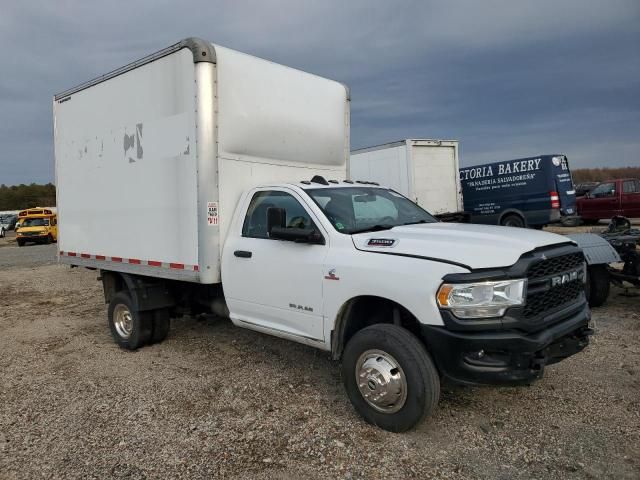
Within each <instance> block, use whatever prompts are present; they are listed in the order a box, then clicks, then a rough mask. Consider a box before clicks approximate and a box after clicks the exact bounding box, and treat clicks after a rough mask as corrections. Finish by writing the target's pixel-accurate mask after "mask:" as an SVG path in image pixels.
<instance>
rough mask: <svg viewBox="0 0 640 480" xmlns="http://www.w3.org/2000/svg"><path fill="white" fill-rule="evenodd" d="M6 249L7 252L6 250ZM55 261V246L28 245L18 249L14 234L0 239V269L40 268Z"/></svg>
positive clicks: (10, 233) (11, 232)
mask: <svg viewBox="0 0 640 480" xmlns="http://www.w3.org/2000/svg"><path fill="white" fill-rule="evenodd" d="M7 248H8V250H6V249H7ZM56 262H57V260H56V246H55V245H36V244H33V243H29V244H27V245H25V246H24V247H18V244H17V243H16V232H14V231H13V230H10V231H8V232H6V237H5V238H0V269H5V268H7V267H23V268H24V267H40V266H42V265H53V264H55V263H56Z"/></svg>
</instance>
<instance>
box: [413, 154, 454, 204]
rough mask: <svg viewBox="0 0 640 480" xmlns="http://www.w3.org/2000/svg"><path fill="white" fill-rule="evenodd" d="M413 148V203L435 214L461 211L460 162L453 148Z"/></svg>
mask: <svg viewBox="0 0 640 480" xmlns="http://www.w3.org/2000/svg"><path fill="white" fill-rule="evenodd" d="M410 148H411V156H412V162H411V164H412V173H413V186H414V188H413V200H415V201H416V202H417V203H418V205H421V206H422V207H423V208H426V209H427V210H429V211H430V212H431V213H432V214H434V215H437V214H441V213H453V212H458V211H460V210H461V205H460V185H459V178H458V158H457V152H456V149H455V147H454V146H453V145H451V146H445V145H425V144H422V143H421V142H414V145H413V146H412V147H410Z"/></svg>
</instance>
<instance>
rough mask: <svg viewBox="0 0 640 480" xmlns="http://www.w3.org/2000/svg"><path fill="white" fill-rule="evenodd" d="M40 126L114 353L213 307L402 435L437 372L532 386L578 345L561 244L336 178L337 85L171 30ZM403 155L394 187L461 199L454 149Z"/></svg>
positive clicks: (578, 323) (568, 257)
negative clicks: (300, 353) (296, 355)
mask: <svg viewBox="0 0 640 480" xmlns="http://www.w3.org/2000/svg"><path fill="white" fill-rule="evenodd" d="M54 122H55V128H54V132H55V156H56V181H57V186H58V188H57V195H58V218H59V243H58V245H59V259H60V261H61V262H63V263H66V264H71V265H72V266H84V267H88V268H93V269H98V270H99V272H100V274H99V279H100V280H101V282H102V285H103V290H104V300H105V303H107V304H108V309H107V318H108V325H109V329H110V331H111V335H112V336H113V338H114V340H115V342H116V343H117V344H118V345H119V346H121V347H122V348H125V349H129V350H135V349H137V348H140V347H143V346H145V345H147V344H152V343H158V342H161V341H163V340H164V339H165V338H166V337H167V335H168V332H169V325H170V319H172V318H178V317H181V316H183V315H194V314H199V313H214V314H216V315H218V316H222V317H227V318H229V319H230V320H231V321H232V322H233V324H234V325H236V326H239V327H243V328H249V329H252V330H255V331H258V332H262V333H265V334H269V335H274V336H278V337H281V338H285V339H288V340H292V341H296V342H300V343H304V344H306V345H310V346H313V347H315V348H319V349H322V350H325V351H328V352H331V356H332V358H334V359H335V360H341V361H342V375H341V376H342V378H343V381H344V385H345V390H346V392H347V395H348V396H349V398H350V400H351V402H352V404H353V406H354V407H355V409H356V410H357V411H358V412H359V413H360V414H361V415H362V416H363V417H364V418H365V420H367V421H368V422H370V423H372V424H374V425H377V426H380V427H382V428H384V429H387V430H391V431H396V432H398V431H405V430H408V429H410V428H412V427H413V426H415V425H416V424H418V423H419V422H420V421H421V420H422V419H423V418H424V417H425V416H426V415H428V414H429V413H430V412H431V411H432V410H433V409H434V408H435V406H436V404H437V402H438V397H439V392H440V380H441V378H445V377H446V378H449V379H452V380H454V381H458V382H464V383H472V384H522V383H530V382H531V381H533V380H535V379H537V378H540V377H541V376H542V374H543V371H544V365H545V364H551V363H555V362H557V361H560V360H562V359H563V358H565V357H568V356H571V355H573V354H575V353H578V352H579V351H581V350H582V349H584V348H585V347H586V346H587V344H588V338H589V335H590V334H591V330H590V329H589V328H588V325H587V323H588V320H589V310H588V307H587V305H586V302H585V298H584V293H583V285H582V282H583V265H584V259H583V257H582V253H581V252H580V250H579V249H578V248H577V247H576V246H575V245H574V244H573V243H572V242H571V241H569V240H568V239H566V238H565V237H561V236H557V235H553V234H550V233H545V232H524V231H523V230H521V229H506V228H501V227H489V226H485V225H460V224H445V223H441V222H438V221H436V220H435V219H434V218H433V217H432V216H431V215H430V214H429V213H428V212H427V211H425V210H424V209H423V208H421V207H420V206H419V205H416V204H415V203H414V202H413V201H412V200H411V199H408V198H406V197H404V196H403V195H401V194H400V193H398V192H397V191H395V190H393V189H389V188H387V187H381V186H377V185H371V184H362V183H356V182H353V181H351V180H347V181H345V180H344V179H345V176H346V169H347V161H348V158H349V95H348V90H347V89H346V88H345V87H344V85H342V84H340V83H338V82H335V81H332V80H327V79H323V78H320V77H317V76H315V75H311V74H308V73H304V72H300V71H298V70H294V69H291V68H287V67H284V66H281V65H277V64H274V63H271V62H268V61H265V60H261V59H258V58H255V57H251V56H249V55H245V54H242V53H239V52H235V51H233V50H230V49H227V48H223V47H219V46H217V45H213V44H211V43H207V42H204V41H202V40H196V39H187V40H185V41H182V42H179V43H177V44H175V45H173V46H171V47H169V48H167V49H164V50H161V51H160V52H157V53H156V54H153V55H151V56H149V57H146V58H144V59H141V60H140V61H137V62H135V63H133V64H130V65H127V66H125V67H122V68H120V69H118V70H115V71H114V72H112V73H109V74H107V75H105V76H102V77H100V78H98V79H96V80H93V81H90V82H87V83H86V84H83V85H80V86H79V87H77V88H74V89H71V90H68V91H66V92H63V93H61V94H59V95H56V96H55V98H54ZM436 146H440V147H442V148H444V150H442V151H440V150H439V151H438V153H435V152H436V151H435V150H433V151H432V150H428V149H430V148H434V147H436ZM403 148H404V149H405V153H406V149H407V148H408V143H405V144H404V147H403ZM410 149H411V160H410V161H409V160H407V158H406V157H405V158H404V159H402V158H401V157H399V158H397V159H396V160H395V161H394V162H393V163H389V165H392V166H395V167H397V169H399V170H401V171H402V172H403V173H402V174H401V175H398V176H397V179H396V181H397V185H400V186H399V187H397V188H398V190H402V191H406V189H411V196H412V199H415V198H418V201H419V203H420V204H426V206H427V207H428V206H429V204H430V203H432V208H433V209H434V210H435V211H436V212H443V211H452V210H455V209H457V208H458V205H459V196H458V193H457V178H458V176H457V154H456V150H455V143H454V142H451V144H449V145H447V144H444V145H442V144H440V145H435V144H434V145H431V144H429V143H424V144H423V143H421V142H413V141H412V144H411V146H410ZM423 149H424V150H423ZM389 150H390V151H396V150H393V149H392V148H390V149H389ZM429 152H432V153H429ZM398 155H400V154H398ZM374 164H375V162H373V163H372V165H374ZM381 165H387V164H386V163H384V162H381ZM395 171H396V170H394V169H393V168H392V169H391V170H390V172H392V173H393V172H395ZM432 172H433V173H434V175H433V176H432V175H431V173H432ZM364 176H368V175H364ZM432 178H434V180H435V181H434V182H431V179H432ZM423 179H427V180H428V181H429V182H428V183H429V185H428V187H425V188H424V189H422V187H417V185H418V183H419V182H420V181H422V180H423ZM403 182H404V183H403ZM414 182H415V183H414ZM403 186H404V187H403ZM441 187H442V188H441ZM451 190H453V191H454V194H453V195H452V194H451ZM541 272H542V273H541ZM554 278H555V279H556V280H557V278H561V279H566V281H564V280H563V281H562V282H560V283H557V285H556V284H555V283H553V282H554V280H553V279H554ZM552 286H553V287H552ZM212 360H213V359H212ZM222 381H226V382H230V383H231V382H234V381H238V379H236V378H235V377H234V372H233V371H232V370H230V371H228V372H225V373H224V379H223V380H222Z"/></svg>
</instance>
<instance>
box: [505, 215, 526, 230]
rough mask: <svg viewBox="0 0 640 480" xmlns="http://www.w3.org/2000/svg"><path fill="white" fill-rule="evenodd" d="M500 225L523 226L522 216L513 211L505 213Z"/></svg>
mask: <svg viewBox="0 0 640 480" xmlns="http://www.w3.org/2000/svg"><path fill="white" fill-rule="evenodd" d="M500 225H502V226H503V227H517V228H524V227H525V223H524V218H522V217H521V216H520V215H516V214H513V213H512V214H509V215H506V216H505V217H504V218H503V219H502V220H501V221H500Z"/></svg>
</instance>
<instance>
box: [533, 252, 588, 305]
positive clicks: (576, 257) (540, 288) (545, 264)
mask: <svg viewBox="0 0 640 480" xmlns="http://www.w3.org/2000/svg"><path fill="white" fill-rule="evenodd" d="M583 265H584V256H583V255H582V253H580V252H576V253H570V254H567V255H560V256H557V257H551V258H546V259H544V260H541V261H539V262H536V263H534V264H533V265H531V266H530V267H529V270H528V272H527V279H528V287H527V303H526V305H525V307H524V316H525V318H532V317H537V316H538V315H542V314H545V313H547V312H551V311H553V310H555V309H557V308H558V307H561V306H562V305H565V304H568V303H571V302H574V301H575V300H576V299H577V298H578V297H579V296H580V294H581V293H582V291H583V290H584V283H583V279H582V278H578V279H577V280H572V281H569V282H567V283H564V284H562V285H555V286H554V285H552V277H556V276H557V275H561V274H563V273H568V272H571V271H575V270H576V269H578V268H581V267H582V266H583Z"/></svg>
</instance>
